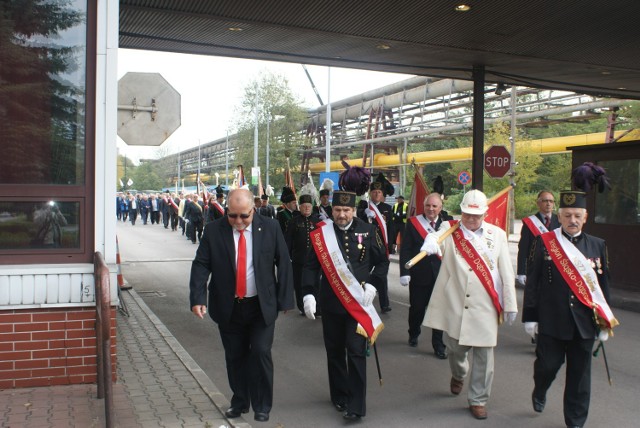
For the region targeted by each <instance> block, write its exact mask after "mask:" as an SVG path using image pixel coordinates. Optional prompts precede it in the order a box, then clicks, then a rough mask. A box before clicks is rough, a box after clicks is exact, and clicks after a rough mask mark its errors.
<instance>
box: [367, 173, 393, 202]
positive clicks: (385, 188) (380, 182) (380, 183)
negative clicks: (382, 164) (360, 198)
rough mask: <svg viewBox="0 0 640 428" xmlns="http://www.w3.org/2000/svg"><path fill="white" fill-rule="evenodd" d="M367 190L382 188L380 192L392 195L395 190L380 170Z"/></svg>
mask: <svg viewBox="0 0 640 428" xmlns="http://www.w3.org/2000/svg"><path fill="white" fill-rule="evenodd" d="M369 190H382V193H384V195H385V196H390V195H393V192H395V189H394V188H393V184H391V182H390V181H389V180H387V179H386V177H385V176H384V174H383V173H381V172H380V173H378V176H377V177H376V179H375V181H372V182H371V185H370V186H369Z"/></svg>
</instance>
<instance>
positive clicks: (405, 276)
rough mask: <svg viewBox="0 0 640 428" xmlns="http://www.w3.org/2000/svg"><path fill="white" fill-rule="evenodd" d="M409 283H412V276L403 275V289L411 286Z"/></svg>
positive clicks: (401, 282) (401, 281)
mask: <svg viewBox="0 0 640 428" xmlns="http://www.w3.org/2000/svg"><path fill="white" fill-rule="evenodd" d="M409 281H411V275H403V276H401V277H400V285H402V286H403V287H406V286H407V285H409Z"/></svg>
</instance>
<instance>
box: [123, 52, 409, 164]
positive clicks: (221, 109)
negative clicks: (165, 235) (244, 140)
mask: <svg viewBox="0 0 640 428" xmlns="http://www.w3.org/2000/svg"><path fill="white" fill-rule="evenodd" d="M307 69H308V71H309V74H310V75H311V78H312V79H313V82H314V84H315V86H316V88H317V89H318V92H319V94H320V97H321V98H322V100H323V102H325V103H326V102H327V100H328V99H329V92H328V90H329V88H328V87H327V82H328V77H329V72H328V68H327V67H321V66H313V65H308V66H307ZM266 70H268V71H270V72H272V73H274V74H282V75H284V76H285V77H286V78H287V79H288V81H289V85H290V87H291V89H292V91H293V93H294V94H296V95H297V96H298V98H299V99H300V100H302V102H303V105H304V106H305V107H309V108H313V107H318V106H319V102H318V99H317V97H316V95H315V93H314V92H313V88H312V86H311V83H310V82H309V79H308V78H307V76H306V74H305V72H304V69H303V68H302V66H301V65H300V64H290V63H283V62H271V61H256V60H247V59H237V58H226V57H214V56H202V55H186V54H174V53H165V52H153V51H139V50H131V49H119V50H118V79H120V78H121V77H122V76H124V75H125V74H126V73H128V72H144V73H160V74H161V75H162V76H163V77H164V79H165V80H167V82H169V84H171V86H173V88H175V89H176V91H178V92H179V93H180V96H181V104H182V106H181V126H180V127H179V128H178V129H177V130H176V131H175V132H174V133H173V134H172V135H171V136H170V137H169V138H168V139H167V140H166V141H165V142H164V143H163V144H162V145H161V146H159V147H147V146H129V145H127V144H126V143H125V142H124V141H122V140H121V139H120V138H118V142H117V144H118V152H119V154H121V155H124V154H126V155H127V157H129V158H130V159H132V160H133V161H134V162H135V163H138V160H139V159H140V158H157V157H158V156H159V155H160V153H164V154H172V153H177V152H179V151H181V150H185V149H188V148H191V147H196V146H197V145H198V143H199V142H200V144H204V143H207V142H209V141H212V140H216V139H218V138H223V137H224V136H225V135H226V133H227V130H228V129H230V128H232V124H233V122H234V118H233V115H234V111H235V110H236V107H237V106H239V105H240V102H241V98H242V95H243V93H244V88H245V87H246V85H247V84H249V83H250V82H251V81H254V80H256V78H257V76H259V75H260V73H261V72H264V71H266ZM410 77H412V76H410V75H406V74H395V73H379V72H373V71H366V70H355V69H346V68H335V67H332V68H331V88H330V90H331V92H330V99H331V101H334V102H335V101H339V100H342V99H344V98H347V97H350V96H353V95H357V94H359V93H362V92H365V91H369V90H372V89H376V88H380V87H382V86H386V85H389V84H391V83H395V82H398V81H401V80H405V79H408V78H410Z"/></svg>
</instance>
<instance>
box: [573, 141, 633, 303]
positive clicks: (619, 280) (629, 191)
mask: <svg viewBox="0 0 640 428" xmlns="http://www.w3.org/2000/svg"><path fill="white" fill-rule="evenodd" d="M571 150H572V152H573V156H572V157H573V165H572V167H573V168H576V167H578V166H579V165H582V164H583V163H584V162H593V163H595V164H597V165H599V166H601V167H603V168H604V169H605V170H606V171H607V176H608V177H609V182H610V183H611V189H610V190H608V189H605V190H604V191H603V192H602V193H601V192H599V191H598V189H591V191H590V192H588V196H587V212H588V213H589V215H588V218H587V224H586V225H585V231H586V232H587V233H589V234H592V235H595V236H597V237H599V238H602V239H604V240H605V241H606V243H607V249H608V253H609V267H610V270H611V283H610V284H611V295H612V298H615V299H617V298H618V297H619V295H620V294H621V293H620V292H622V293H625V292H640V285H639V284H638V256H637V251H635V250H634V248H635V247H636V246H637V245H638V242H640V194H639V192H640V141H632V142H626V143H609V144H598V145H591V146H578V147H573V148H571ZM618 300H619V299H618ZM621 300H622V301H618V302H617V306H620V305H621V304H622V306H624V299H621Z"/></svg>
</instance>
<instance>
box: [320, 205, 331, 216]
mask: <svg viewBox="0 0 640 428" xmlns="http://www.w3.org/2000/svg"><path fill="white" fill-rule="evenodd" d="M318 213H320V214H322V215H324V218H329V214H327V212H326V211H325V210H324V207H323V206H322V205H320V206H318Z"/></svg>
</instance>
